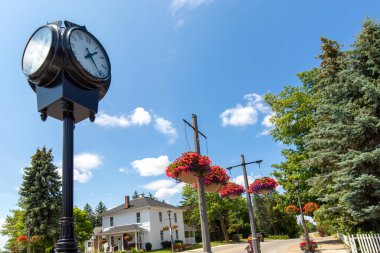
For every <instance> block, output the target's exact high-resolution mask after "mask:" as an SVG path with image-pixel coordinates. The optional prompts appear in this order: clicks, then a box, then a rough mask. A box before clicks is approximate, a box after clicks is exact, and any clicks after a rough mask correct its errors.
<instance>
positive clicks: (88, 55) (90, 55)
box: [85, 47, 102, 77]
mask: <svg viewBox="0 0 380 253" xmlns="http://www.w3.org/2000/svg"><path fill="white" fill-rule="evenodd" d="M86 50H87V55H86V56H85V58H90V59H91V61H92V63H94V65H95V68H96V70H97V71H98V73H99V76H100V77H101V76H102V73H101V72H100V71H99V69H98V66H97V65H96V63H95V61H94V59H93V58H92V56H93V55H95V54H97V53H98V52H95V53H92V54H91V53H90V50H88V48H87V47H86Z"/></svg>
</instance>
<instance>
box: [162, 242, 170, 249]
mask: <svg viewBox="0 0 380 253" xmlns="http://www.w3.org/2000/svg"><path fill="white" fill-rule="evenodd" d="M161 245H162V248H164V249H168V248H171V247H172V243H171V242H170V241H162V242H161Z"/></svg>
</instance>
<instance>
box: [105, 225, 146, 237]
mask: <svg viewBox="0 0 380 253" xmlns="http://www.w3.org/2000/svg"><path fill="white" fill-rule="evenodd" d="M141 230H144V229H143V228H141V227H139V226H137V225H136V224H131V225H124V226H118V227H113V228H111V229H109V230H107V231H102V232H100V233H99V234H98V235H111V234H120V233H126V232H134V231H141Z"/></svg>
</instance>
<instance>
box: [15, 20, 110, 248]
mask: <svg viewBox="0 0 380 253" xmlns="http://www.w3.org/2000/svg"><path fill="white" fill-rule="evenodd" d="M64 24H65V27H62V22H60V21H57V22H53V23H50V24H48V25H45V26H42V27H41V28H39V29H37V30H36V32H35V33H33V35H32V36H31V38H30V39H29V41H28V43H27V45H26V47H25V49H24V54H23V59H22V68H23V72H24V74H25V75H26V76H27V79H28V83H29V85H30V86H31V88H32V89H33V91H34V92H35V93H36V95H37V108H38V111H39V112H40V113H41V119H42V121H45V120H46V119H47V117H48V116H50V117H52V118H55V119H58V120H61V121H63V154H62V212H61V218H60V220H59V223H60V236H59V239H58V242H57V243H55V245H54V246H55V251H56V252H57V253H76V252H78V253H79V249H78V244H77V242H76V240H75V235H74V215H73V214H74V212H73V206H74V194H73V193H74V125H75V124H76V123H78V122H80V121H82V120H85V119H88V118H89V119H90V121H91V122H93V121H94V120H95V114H96V113H97V111H98V103H99V101H100V100H101V99H102V98H103V97H104V96H105V95H106V93H107V91H108V88H109V86H110V83H111V65H110V61H109V58H108V56H107V53H106V51H105V50H104V48H103V46H102V45H101V44H100V42H99V41H98V40H97V39H96V38H95V37H94V36H93V35H91V34H90V33H89V32H88V31H87V29H86V28H85V27H84V26H79V25H76V24H74V23H71V22H69V21H65V22H64ZM73 32H75V33H76V34H77V35H78V34H79V35H81V34H84V35H88V36H89V38H91V40H90V41H93V42H95V43H97V47H96V48H94V49H93V50H91V52H90V50H89V49H88V48H87V46H88V44H89V43H88V42H87V40H84V39H82V38H84V36H80V38H79V40H80V41H81V42H79V43H81V45H85V46H84V47H83V46H82V47H78V48H86V51H87V55H86V56H84V59H85V60H87V61H88V62H87V63H86V64H93V65H95V66H94V67H95V68H96V69H97V72H96V71H95V72H94V71H92V72H91V71H90V70H88V68H86V66H87V65H82V64H81V61H80V59H77V58H76V56H75V51H73V48H72V43H70V39H71V38H74V37H73V36H74V33H73ZM40 33H41V34H40ZM41 37H43V38H44V41H50V42H51V43H43V44H41V43H40V42H41V39H40V38H41ZM74 40H76V38H75V39H74ZM60 41H63V43H60ZM83 43H85V44H83ZM86 43H87V44H86ZM40 44H41V45H40ZM49 45H50V46H49ZM46 52H47V53H46ZM84 53H86V52H84ZM71 54H72V55H71ZM94 55H97V56H99V57H98V58H97V59H98V61H99V62H98V63H99V64H98V65H97V63H96V62H95V60H94V58H93V56H94ZM65 56H67V57H65ZM100 56H101V57H100ZM41 59H43V62H42V65H41ZM99 59H100V60H99ZM82 60H83V59H82ZM98 66H101V67H102V68H103V69H104V70H106V71H107V72H102V71H99V69H98ZM87 67H88V66H87Z"/></svg>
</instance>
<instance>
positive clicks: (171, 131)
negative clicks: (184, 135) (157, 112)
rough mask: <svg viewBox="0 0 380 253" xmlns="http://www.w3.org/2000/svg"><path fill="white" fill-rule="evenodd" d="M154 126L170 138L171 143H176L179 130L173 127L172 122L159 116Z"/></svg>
mask: <svg viewBox="0 0 380 253" xmlns="http://www.w3.org/2000/svg"><path fill="white" fill-rule="evenodd" d="M154 128H156V130H157V131H158V132H160V133H162V134H164V135H166V136H167V137H168V138H169V143H174V142H175V141H176V139H177V138H178V133H177V130H176V129H175V128H174V127H172V123H171V122H170V121H169V120H166V119H164V118H162V117H157V118H156V119H155V125H154Z"/></svg>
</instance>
